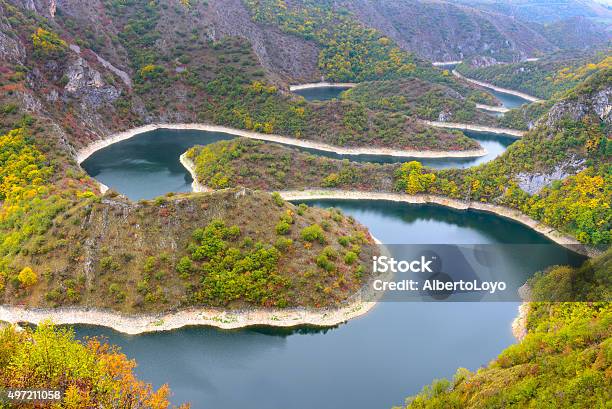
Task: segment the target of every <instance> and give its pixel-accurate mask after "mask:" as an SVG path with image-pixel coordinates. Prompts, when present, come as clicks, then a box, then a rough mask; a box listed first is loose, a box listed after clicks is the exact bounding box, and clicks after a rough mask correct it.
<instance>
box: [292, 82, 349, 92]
mask: <svg viewBox="0 0 612 409" xmlns="http://www.w3.org/2000/svg"><path fill="white" fill-rule="evenodd" d="M356 86H357V84H356V83H354V82H326V81H322V82H312V83H310V84H296V85H290V86H289V91H299V90H302V89H312V88H354V87H356Z"/></svg>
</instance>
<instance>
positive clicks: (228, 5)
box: [203, 0, 321, 82]
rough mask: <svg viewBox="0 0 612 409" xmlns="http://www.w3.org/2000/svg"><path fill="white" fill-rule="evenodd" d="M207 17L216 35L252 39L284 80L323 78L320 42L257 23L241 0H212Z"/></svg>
mask: <svg viewBox="0 0 612 409" xmlns="http://www.w3.org/2000/svg"><path fill="white" fill-rule="evenodd" d="M203 17H204V19H205V21H206V23H207V25H208V26H209V27H210V28H209V34H210V35H211V36H212V38H213V39H215V40H217V39H219V38H220V37H223V36H238V37H244V38H246V39H248V40H249V42H250V43H251V45H252V47H253V50H254V51H255V53H256V54H257V57H258V58H259V61H260V63H261V64H262V65H263V66H264V67H266V68H267V69H268V70H269V71H270V73H272V74H276V75H278V76H280V78H281V79H282V80H285V81H288V82H311V81H318V80H319V79H320V77H321V74H320V72H319V69H318V59H319V50H318V48H317V47H316V45H315V44H313V43H312V42H309V41H306V40H303V39H301V38H299V37H296V36H292V35H289V34H286V33H283V32H282V31H280V30H279V29H278V28H276V27H274V26H261V25H259V24H256V23H254V22H253V21H252V19H251V15H250V13H249V11H248V10H247V9H246V7H245V6H244V4H243V3H242V1H241V0H213V1H209V5H208V9H207V11H206V13H205V14H204V16H203Z"/></svg>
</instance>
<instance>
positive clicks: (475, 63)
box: [470, 56, 499, 68]
mask: <svg viewBox="0 0 612 409" xmlns="http://www.w3.org/2000/svg"><path fill="white" fill-rule="evenodd" d="M497 64H499V61H497V60H496V59H495V58H493V57H482V56H479V57H474V58H472V60H471V61H470V65H471V66H472V67H477V68H485V67H490V66H492V65H497Z"/></svg>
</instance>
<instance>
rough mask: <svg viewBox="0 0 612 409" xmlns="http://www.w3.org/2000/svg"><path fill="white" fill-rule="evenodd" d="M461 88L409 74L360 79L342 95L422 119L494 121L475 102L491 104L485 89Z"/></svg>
mask: <svg viewBox="0 0 612 409" xmlns="http://www.w3.org/2000/svg"><path fill="white" fill-rule="evenodd" d="M456 88H458V87H456ZM465 88H467V90H464V89H461V88H459V91H457V90H456V89H453V88H451V87H449V86H446V85H442V84H432V83H429V82H426V81H423V80H420V79H418V78H409V79H400V80H388V81H374V82H365V83H361V84H359V85H358V86H357V87H355V88H352V89H349V90H347V91H345V92H344V93H343V94H342V98H343V99H345V100H350V101H356V102H360V103H361V104H363V105H365V106H366V107H367V108H369V109H375V110H383V111H388V112H401V113H403V114H405V115H408V116H412V117H417V118H420V119H423V120H430V121H447V122H463V123H466V122H468V123H477V124H482V125H495V124H496V123H497V119H496V118H495V117H494V116H491V115H488V114H486V113H484V112H483V111H480V110H478V109H477V108H476V104H478V103H484V104H489V105H495V104H496V102H497V101H496V100H495V99H494V98H493V97H492V96H491V95H490V94H487V93H486V92H483V91H480V92H478V91H475V90H470V89H469V88H468V87H465Z"/></svg>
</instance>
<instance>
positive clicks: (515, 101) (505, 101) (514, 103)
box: [486, 88, 531, 109]
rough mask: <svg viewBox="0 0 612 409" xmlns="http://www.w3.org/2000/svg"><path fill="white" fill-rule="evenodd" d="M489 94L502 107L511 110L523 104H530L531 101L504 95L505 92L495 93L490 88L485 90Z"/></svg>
mask: <svg viewBox="0 0 612 409" xmlns="http://www.w3.org/2000/svg"><path fill="white" fill-rule="evenodd" d="M486 90H487V92H488V93H489V94H492V95H493V96H495V97H496V98H497V99H499V101H500V102H501V103H502V106H504V107H506V108H509V109H512V108H516V107H520V106H521V105H523V104H530V103H531V101H529V100H526V99H525V98H521V97H517V96H516V95H512V94H506V93H505V92H500V91H495V90H493V89H491V88H486Z"/></svg>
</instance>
